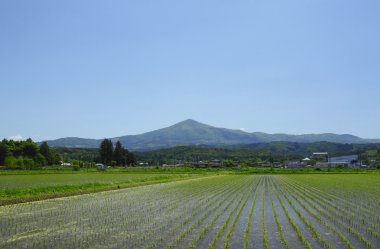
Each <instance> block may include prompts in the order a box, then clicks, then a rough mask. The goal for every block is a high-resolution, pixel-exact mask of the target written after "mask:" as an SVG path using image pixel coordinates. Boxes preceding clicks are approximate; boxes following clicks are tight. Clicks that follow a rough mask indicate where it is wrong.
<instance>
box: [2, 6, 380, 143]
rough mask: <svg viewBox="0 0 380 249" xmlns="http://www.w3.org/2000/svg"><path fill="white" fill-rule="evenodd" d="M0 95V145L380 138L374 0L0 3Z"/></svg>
mask: <svg viewBox="0 0 380 249" xmlns="http://www.w3.org/2000/svg"><path fill="white" fill-rule="evenodd" d="M0 94H1V95H0V96H1V121H0V138H10V137H14V136H22V137H24V138H27V137H32V138H33V139H35V140H38V141H39V140H45V139H55V138H60V137H67V136H78V137H85V138H104V137H114V136H120V135H130V134H140V133H143V132H147V131H151V130H155V129H158V128H163V127H166V126H169V125H172V124H174V123H177V122H179V121H182V120H184V119H188V118H192V119H195V120H197V121H200V122H203V123H207V124H210V125H214V126H217V127H226V128H232V129H239V128H244V129H245V130H246V131H249V132H254V131H263V132H269V133H278V132H281V133H290V134H304V133H323V132H334V133H338V134H343V133H350V134H354V135H358V136H361V137H365V138H380V1H378V0H361V1H358V0H286V1H283V0H249V1H248V0H239V1H230V0H183V1H182V0H181V1H179V0H112V1H95V0H87V1H82V0H81V1H78V0H65V1H51V0H46V1H40V0H33V1H29V0H24V1H22V0H12V1H0Z"/></svg>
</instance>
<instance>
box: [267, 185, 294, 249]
mask: <svg viewBox="0 0 380 249" xmlns="http://www.w3.org/2000/svg"><path fill="white" fill-rule="evenodd" d="M268 193H269V199H270V204H271V207H272V213H273V216H274V220H275V222H276V226H277V230H278V232H279V233H280V238H281V242H282V244H283V245H284V247H285V248H287V249H290V245H289V242H288V240H287V239H286V238H285V235H284V232H283V230H282V227H281V222H280V221H279V219H278V215H277V211H276V208H275V207H274V202H273V197H272V191H271V184H268Z"/></svg>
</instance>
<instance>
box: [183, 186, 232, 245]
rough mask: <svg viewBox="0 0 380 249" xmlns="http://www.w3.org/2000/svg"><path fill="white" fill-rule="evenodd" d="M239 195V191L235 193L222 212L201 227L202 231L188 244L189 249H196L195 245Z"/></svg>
mask: <svg viewBox="0 0 380 249" xmlns="http://www.w3.org/2000/svg"><path fill="white" fill-rule="evenodd" d="M239 195H240V191H236V192H235V195H234V197H233V198H232V199H231V201H230V202H229V203H228V204H227V205H226V206H225V207H224V208H223V209H222V210H220V211H219V212H218V213H217V214H216V215H215V216H214V218H213V219H212V220H211V221H210V222H209V223H207V224H205V225H203V226H202V229H201V230H200V231H199V233H198V235H197V236H196V237H195V238H194V239H193V240H192V241H191V242H190V245H189V248H197V243H198V242H199V241H200V240H201V239H202V238H203V237H204V236H205V235H206V233H207V232H208V231H209V230H210V229H211V228H212V227H213V226H214V224H215V223H216V221H217V220H218V219H219V218H220V217H221V216H222V215H223V214H224V213H225V212H226V211H227V210H228V209H229V208H230V207H231V205H232V204H233V203H234V202H235V200H236V199H237V197H238V196H239Z"/></svg>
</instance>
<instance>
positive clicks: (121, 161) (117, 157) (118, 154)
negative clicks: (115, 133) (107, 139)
mask: <svg viewBox="0 0 380 249" xmlns="http://www.w3.org/2000/svg"><path fill="white" fill-rule="evenodd" d="M113 160H114V161H115V162H116V165H123V166H124V165H125V163H126V161H127V151H126V150H125V149H124V147H123V146H122V145H121V143H120V141H117V142H116V145H115V150H114V152H113Z"/></svg>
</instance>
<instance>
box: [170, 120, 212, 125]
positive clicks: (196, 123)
mask: <svg viewBox="0 0 380 249" xmlns="http://www.w3.org/2000/svg"><path fill="white" fill-rule="evenodd" d="M183 125H185V126H208V125H206V124H202V123H201V122H198V121H196V120H194V119H191V118H189V119H186V120H183V121H181V122H179V123H177V124H175V125H173V126H183Z"/></svg>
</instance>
